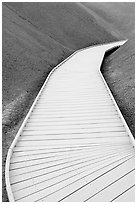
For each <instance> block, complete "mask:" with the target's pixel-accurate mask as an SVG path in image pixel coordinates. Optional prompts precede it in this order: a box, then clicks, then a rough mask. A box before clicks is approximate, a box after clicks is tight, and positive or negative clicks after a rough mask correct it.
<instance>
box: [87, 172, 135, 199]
mask: <svg viewBox="0 0 137 204" xmlns="http://www.w3.org/2000/svg"><path fill="white" fill-rule="evenodd" d="M134 184H135V172H131V173H130V174H128V175H126V176H125V177H123V178H122V179H120V180H119V181H117V182H116V183H114V184H113V185H111V186H110V187H109V188H106V189H105V190H103V191H102V192H100V193H99V194H97V195H96V196H94V197H93V198H91V199H90V200H89V202H99V201H100V200H101V201H102V202H110V201H111V200H113V199H114V198H115V197H117V196H118V195H119V194H121V193H123V192H124V191H125V190H127V189H128V188H129V187H130V186H132V185H134ZM129 200H130V202H131V200H132V198H129Z"/></svg>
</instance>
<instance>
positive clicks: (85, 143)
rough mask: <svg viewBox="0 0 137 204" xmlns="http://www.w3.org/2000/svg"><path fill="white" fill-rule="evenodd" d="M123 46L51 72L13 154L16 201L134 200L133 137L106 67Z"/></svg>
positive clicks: (80, 55) (92, 51)
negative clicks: (105, 74) (105, 61)
mask: <svg viewBox="0 0 137 204" xmlns="http://www.w3.org/2000/svg"><path fill="white" fill-rule="evenodd" d="M123 43H124V41H123V42H116V43H112V44H106V45H101V46H96V47H91V48H88V49H85V50H81V51H79V52H77V53H76V54H74V55H73V56H72V57H71V58H70V59H69V60H67V61H66V62H65V63H63V64H62V65H61V66H59V67H58V68H57V69H56V70H55V71H54V72H53V73H52V74H51V75H50V78H49V80H47V82H46V83H45V85H44V86H43V88H42V90H41V92H40V94H39V96H38V97H37V100H36V101H35V102H34V104H33V106H32V108H31V110H32V111H31V110H30V112H29V114H28V116H27V118H26V119H25V121H24V123H23V125H22V127H21V129H20V130H19V132H18V134H17V136H16V138H15V141H14V142H13V144H12V146H11V148H10V150H9V153H8V157H7V161H6V185H7V192H8V196H9V199H10V201H17V202H25V201H26V202H28V201H30V202H33V201H35V202H36V201H40V202H48V201H52V202H53V201H54V202H55V201H64V202H71V201H75V202H76V201H79V202H80V201H82V202H83V201H89V202H95V201H101V202H103V201H134V180H135V179H134V139H133V138H132V135H131V133H130V130H129V129H128V127H127V125H126V123H125V121H124V119H123V117H122V115H121V113H120V111H119V109H118V107H117V105H116V103H115V101H114V99H113V97H112V95H111V93H110V91H109V89H108V87H107V85H106V83H105V81H104V79H103V77H102V75H101V73H100V70H99V68H100V65H101V62H102V59H103V56H104V53H105V51H106V50H108V49H110V48H112V47H114V46H118V45H121V44H123Z"/></svg>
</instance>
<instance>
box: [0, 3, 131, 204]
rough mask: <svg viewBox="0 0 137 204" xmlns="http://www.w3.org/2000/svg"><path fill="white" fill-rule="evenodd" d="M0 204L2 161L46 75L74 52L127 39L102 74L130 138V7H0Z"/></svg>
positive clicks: (5, 197)
mask: <svg viewBox="0 0 137 204" xmlns="http://www.w3.org/2000/svg"><path fill="white" fill-rule="evenodd" d="M2 14H3V18H2V22H3V25H2V32H3V33H2V35H3V38H2V43H3V45H2V47H3V48H2V52H3V56H2V60H3V61H2V63H3V64H2V65H3V69H2V79H3V82H2V86H3V87H2V88H3V89H2V91H3V155H2V156H3V202H4V201H8V197H7V194H6V189H5V180H4V170H5V161H6V155H7V151H8V148H9V146H10V145H11V142H12V141H13V139H14V137H15V135H16V133H17V131H18V129H19V127H20V125H21V123H22V121H23V120H24V118H25V116H26V114H27V112H28V110H29V108H30V106H31V104H32V102H33V101H34V99H35V97H36V95H37V93H38V92H39V90H40V88H41V86H42V84H43V83H44V81H45V79H46V77H47V75H48V73H49V72H50V71H51V70H52V68H53V67H55V66H56V65H57V64H58V63H59V62H61V61H62V60H63V59H65V58H66V57H68V56H69V55H70V54H71V53H73V52H74V51H75V50H77V49H79V48H83V47H87V46H89V45H96V44H102V43H107V42H112V41H116V40H121V39H125V38H128V39H129V41H128V42H127V43H126V45H125V46H123V48H120V49H119V50H117V51H116V52H115V53H113V54H111V55H110V56H107V58H106V60H105V61H104V63H103V66H102V70H103V73H104V75H105V77H106V79H107V81H108V83H109V85H110V88H111V90H112V92H113V94H114V96H115V97H116V100H117V102H118V104H119V106H120V108H121V110H122V113H123V114H124V116H125V119H126V120H127V122H128V124H129V127H130V129H131V131H132V132H133V133H134V3H83V4H82V3H38V2H37V3H25V2H24V3H21V2H19V3H18V2H17V3H15V2H14V3H13V2H12V3H3V8H2Z"/></svg>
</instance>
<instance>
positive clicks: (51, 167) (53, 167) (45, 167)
mask: <svg viewBox="0 0 137 204" xmlns="http://www.w3.org/2000/svg"><path fill="white" fill-rule="evenodd" d="M132 154H133V153H132V152H131V151H127V152H126V151H125V152H121V153H120V154H118V153H115V154H108V155H103V156H96V157H95V156H91V157H87V158H86V157H85V158H83V159H79V160H78V159H73V160H70V161H65V162H64V161H62V162H61V161H60V162H55V163H54V164H50V163H49V164H48V163H47V164H46V163H43V164H40V166H38V165H37V162H36V163H34V162H33V161H32V162H31V164H32V165H33V164H34V165H35V167H34V166H33V168H34V169H35V171H31V169H32V166H30V164H29V162H27V163H28V164H29V166H30V167H29V166H28V167H29V168H30V171H29V172H28V173H24V174H20V175H16V176H13V177H11V178H10V182H11V184H15V183H19V182H24V181H25V180H30V179H32V178H35V177H39V176H41V175H43V174H44V175H45V174H48V173H50V172H53V171H59V170H60V169H62V168H65V169H67V168H69V166H74V167H75V166H78V165H79V164H82V163H83V164H88V163H89V162H93V163H96V164H98V163H99V162H100V161H106V162H105V164H104V165H106V163H107V159H109V158H111V161H112V160H113V159H115V157H118V158H122V157H125V156H128V155H132ZM27 163H26V165H25V163H24V165H22V162H21V163H19V164H18V163H15V164H14V166H15V167H17V168H22V167H25V168H26V167H27ZM25 168H24V170H25ZM37 169H38V170H37ZM89 170H90V171H91V169H89Z"/></svg>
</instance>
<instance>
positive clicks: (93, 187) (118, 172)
mask: <svg viewBox="0 0 137 204" xmlns="http://www.w3.org/2000/svg"><path fill="white" fill-rule="evenodd" d="M133 170H134V158H132V159H129V160H128V161H127V162H125V163H123V164H122V165H120V166H118V167H117V168H115V169H113V170H112V171H110V172H108V173H107V174H105V175H104V176H102V177H100V178H98V179H97V180H95V181H93V182H90V180H87V185H85V186H84V187H82V188H79V190H77V191H76V192H74V193H73V192H72V194H71V195H68V196H67V195H66V197H64V198H62V200H61V201H63V202H72V201H73V202H76V201H77V202H83V201H88V202H90V201H91V202H94V196H96V197H97V196H98V195H99V193H102V195H103V192H104V191H105V190H106V189H108V191H109V188H111V186H113V185H115V184H116V183H117V182H123V178H125V177H126V176H129V178H130V177H132V175H131V174H132V173H133ZM77 172H78V173H79V171H77ZM104 197H105V196H104ZM100 200H101V199H100ZM106 200H107V199H106ZM109 201H110V200H109Z"/></svg>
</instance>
